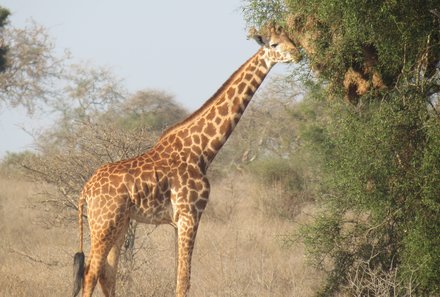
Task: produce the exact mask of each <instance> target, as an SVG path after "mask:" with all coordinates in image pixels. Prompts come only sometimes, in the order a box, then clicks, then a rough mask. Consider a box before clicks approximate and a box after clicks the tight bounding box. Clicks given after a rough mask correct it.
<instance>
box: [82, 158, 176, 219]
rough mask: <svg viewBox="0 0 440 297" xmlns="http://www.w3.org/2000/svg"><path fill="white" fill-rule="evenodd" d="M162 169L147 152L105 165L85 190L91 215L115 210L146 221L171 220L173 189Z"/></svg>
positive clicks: (95, 215)
mask: <svg viewBox="0 0 440 297" xmlns="http://www.w3.org/2000/svg"><path fill="white" fill-rule="evenodd" d="M163 171H164V170H163V169H162V167H161V166H158V164H156V162H154V160H153V159H152V158H151V157H150V155H149V154H148V153H146V154H144V155H141V156H139V157H137V158H132V159H127V160H122V161H119V162H115V163H109V164H105V165H103V166H102V167H100V168H99V169H98V170H97V171H96V172H95V173H94V174H93V175H92V177H91V178H90V179H89V181H88V182H87V183H86V184H85V185H84V188H83V191H82V196H83V198H84V199H85V201H86V202H87V205H88V209H89V216H92V217H98V216H101V213H104V212H106V213H112V212H115V213H121V214H122V215H124V216H129V217H130V218H132V219H135V220H137V221H140V222H144V223H150V224H163V223H171V221H172V207H171V199H170V198H171V189H170V183H169V178H168V176H167V175H166V174H164V173H163Z"/></svg>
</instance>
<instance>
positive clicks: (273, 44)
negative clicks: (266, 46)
mask: <svg viewBox="0 0 440 297" xmlns="http://www.w3.org/2000/svg"><path fill="white" fill-rule="evenodd" d="M277 46H278V43H272V44H271V45H270V47H271V48H276V47H277Z"/></svg>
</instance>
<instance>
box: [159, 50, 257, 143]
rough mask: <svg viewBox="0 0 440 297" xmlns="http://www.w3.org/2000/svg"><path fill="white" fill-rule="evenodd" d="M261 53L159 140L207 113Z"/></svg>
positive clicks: (250, 59)
mask: <svg viewBox="0 0 440 297" xmlns="http://www.w3.org/2000/svg"><path fill="white" fill-rule="evenodd" d="M259 53H260V50H258V52H257V53H255V54H254V55H253V56H252V57H251V58H249V59H248V60H247V61H246V62H245V63H243V65H241V66H240V67H239V68H238V69H237V70H236V71H235V72H234V73H233V74H232V75H231V76H230V77H229V78H228V79H227V80H226V81H225V82H224V83H223V85H222V86H221V87H220V88H219V89H218V90H217V91H216V92H215V93H214V95H212V96H211V98H209V99H208V100H206V102H205V103H203V105H202V106H201V107H199V108H198V109H197V110H196V111H194V112H193V113H192V114H190V115H189V116H188V117H187V118H185V119H183V120H182V121H180V122H178V123H176V124H174V125H172V126H170V127H168V128H167V129H165V130H164V132H163V133H162V135H161V136H160V138H159V141H160V140H161V139H163V138H164V137H165V136H167V135H168V134H169V133H170V132H171V131H173V130H175V129H177V128H180V127H182V126H184V125H186V124H188V123H189V122H191V121H192V120H193V119H195V118H197V117H198V116H199V115H200V114H201V113H202V112H203V111H205V110H206V109H207V108H208V107H209V106H211V104H212V103H214V102H215V101H216V100H217V98H218V97H219V96H220V95H221V94H222V93H224V92H225V90H226V89H227V88H228V86H229V85H230V84H231V83H232V82H233V81H234V80H235V79H236V77H237V76H238V74H239V73H241V72H242V71H243V69H244V68H245V67H246V66H247V65H248V64H249V63H250V61H252V60H253V59H254V58H255V57H256V56H257V55H258V54H259Z"/></svg>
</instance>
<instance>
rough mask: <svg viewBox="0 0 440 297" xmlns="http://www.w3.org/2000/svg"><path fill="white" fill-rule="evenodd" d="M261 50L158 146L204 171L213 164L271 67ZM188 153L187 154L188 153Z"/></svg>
mask: <svg viewBox="0 0 440 297" xmlns="http://www.w3.org/2000/svg"><path fill="white" fill-rule="evenodd" d="M264 57H265V50H264V49H263V48H261V49H260V50H259V51H258V52H257V53H256V54H255V55H254V56H252V57H251V58H250V59H249V60H248V61H246V62H245V63H244V64H243V65H242V66H241V67H240V68H239V69H238V70H237V71H236V72H235V73H234V74H232V75H231V77H230V78H229V79H228V80H227V81H226V82H225V83H224V84H223V86H222V87H221V88H220V89H219V90H218V91H217V92H216V93H215V94H214V96H213V97H211V99H209V100H208V101H207V102H206V103H205V104H204V105H203V106H202V107H200V108H199V109H198V110H197V111H195V112H194V113H193V114H192V115H190V116H189V117H188V118H187V119H185V120H183V121H182V122H181V123H178V124H177V125H175V126H173V127H171V128H169V129H168V130H166V131H165V132H164V134H163V135H162V137H161V138H160V139H159V142H158V144H157V145H159V146H160V145H164V146H167V145H175V146H177V147H178V149H177V150H180V151H184V150H185V149H186V150H187V151H188V152H191V153H192V155H193V156H194V155H195V156H196V157H198V158H199V160H198V162H199V161H200V163H201V167H205V168H203V169H204V170H206V169H207V167H208V165H209V164H210V163H211V162H212V160H213V159H214V157H215V156H216V155H217V153H218V152H219V150H220V149H221V147H222V146H223V144H224V143H225V142H226V140H227V139H228V137H229V136H230V134H231V132H232V131H233V129H234V128H235V126H236V124H237V123H238V121H239V120H240V118H241V115H242V114H243V112H244V110H245V109H246V107H247V105H248V103H249V101H250V100H251V99H252V96H253V95H254V94H255V92H256V91H257V89H258V87H259V86H260V85H261V83H262V82H263V80H264V78H265V77H266V75H267V74H268V73H269V71H270V69H271V68H272V66H273V64H271V63H269V62H267V61H266V60H265V58H264ZM189 149H190V150H189Z"/></svg>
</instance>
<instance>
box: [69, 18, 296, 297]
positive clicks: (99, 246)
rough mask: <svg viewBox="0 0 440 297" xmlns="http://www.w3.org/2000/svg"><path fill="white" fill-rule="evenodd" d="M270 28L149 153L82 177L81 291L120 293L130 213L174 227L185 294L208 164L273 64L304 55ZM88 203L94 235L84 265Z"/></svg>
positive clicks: (204, 199) (205, 200) (180, 286)
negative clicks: (119, 277) (118, 282)
mask: <svg viewBox="0 0 440 297" xmlns="http://www.w3.org/2000/svg"><path fill="white" fill-rule="evenodd" d="M266 32H267V35H266V36H261V35H254V36H253V37H254V38H255V39H256V40H257V41H258V43H259V44H260V45H261V48H260V49H259V50H258V51H257V53H256V54H255V55H253V56H252V57H251V58H250V59H249V60H248V61H246V62H245V63H244V64H243V65H242V66H241V67H240V68H239V69H238V70H237V71H236V72H235V73H233V74H232V75H231V77H230V78H229V79H228V80H227V81H226V82H225V83H224V84H223V86H222V87H221V88H220V89H219V90H218V91H217V92H216V93H215V94H214V96H212V97H211V99H209V100H208V101H207V102H206V103H205V104H204V105H203V106H202V107H201V108H199V109H198V110H197V111H196V112H194V113H193V114H192V115H191V116H189V117H188V118H187V119H185V120H184V121H182V122H180V123H178V124H176V125H175V126H173V127H171V128H169V129H168V130H166V131H165V132H164V133H163V135H162V136H161V137H160V139H159V140H158V142H157V143H156V144H155V145H154V146H153V147H152V148H151V149H150V150H149V151H147V152H146V153H144V154H142V155H140V156H138V157H135V158H132V159H128V160H123V161H119V162H116V163H111V164H106V165H104V166H102V167H101V168H99V169H98V170H97V171H96V172H95V173H94V174H93V176H92V177H90V179H89V181H88V182H87V183H86V184H85V185H84V188H83V190H82V192H81V195H80V198H79V203H78V207H79V223H80V252H79V253H77V254H76V255H75V266H74V267H75V286H74V292H73V296H76V295H77V294H78V292H79V290H80V288H81V287H82V296H83V297H87V296H91V295H92V293H93V290H94V288H95V286H96V284H97V282H98V281H99V283H100V285H101V288H102V291H103V293H104V295H105V296H107V297H108V296H114V295H115V282H116V271H117V265H118V257H119V252H120V249H121V246H122V243H123V242H124V236H125V233H126V232H127V229H128V225H129V222H130V220H137V221H139V222H144V223H148V224H156V225H157V224H170V225H172V226H173V227H174V228H176V231H177V247H178V255H177V259H178V261H177V263H178V264H177V284H176V296H178V297H183V296H187V294H188V290H189V287H190V274H191V256H192V251H193V247H194V241H195V238H196V233H197V228H198V225H199V222H200V218H201V216H202V213H203V210H204V209H205V207H206V204H207V203H208V198H209V189H210V188H209V182H208V179H207V177H206V171H207V169H208V167H209V165H210V164H211V162H212V161H213V159H214V157H215V156H216V154H217V153H218V151H219V150H220V149H221V147H222V146H223V144H224V143H225V141H226V140H227V139H228V137H229V135H230V134H231V132H232V130H233V129H234V127H235V126H236V124H237V122H238V121H239V120H240V117H241V115H242V114H243V112H244V110H245V108H246V106H247V105H248V103H249V101H250V100H251V98H252V96H253V95H254V93H255V91H256V90H257V88H258V87H259V86H260V84H261V83H262V82H263V80H264V78H265V77H266V75H267V74H268V72H269V70H270V69H271V68H272V66H273V65H275V64H276V63H278V62H291V61H299V59H300V58H301V55H300V53H299V51H298V49H297V48H296V47H295V45H294V44H293V42H292V41H291V40H290V39H289V38H288V37H287V35H286V34H285V32H284V31H283V30H282V29H281V28H279V27H275V26H274V27H270V29H269V30H266ZM85 203H87V217H88V222H89V228H90V236H91V247H90V253H89V256H88V259H87V264H86V265H84V254H83V246H82V241H83V223H82V221H83V206H84V204H85ZM142 281H144V280H142Z"/></svg>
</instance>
